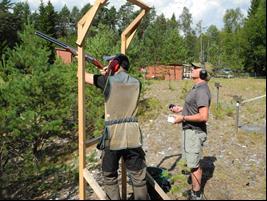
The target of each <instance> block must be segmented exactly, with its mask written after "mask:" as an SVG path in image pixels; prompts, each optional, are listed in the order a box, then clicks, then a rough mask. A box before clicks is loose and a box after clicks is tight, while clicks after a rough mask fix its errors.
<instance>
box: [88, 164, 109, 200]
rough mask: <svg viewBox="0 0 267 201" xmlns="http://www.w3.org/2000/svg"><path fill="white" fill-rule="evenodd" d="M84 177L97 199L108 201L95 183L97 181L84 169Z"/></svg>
mask: <svg viewBox="0 0 267 201" xmlns="http://www.w3.org/2000/svg"><path fill="white" fill-rule="evenodd" d="M83 174H84V177H85V179H86V181H87V182H88V184H89V185H90V186H91V188H92V189H93V190H94V192H95V193H96V195H97V197H98V198H99V199H100V200H109V198H108V196H107V194H106V193H105V192H104V191H103V189H102V188H101V186H99V184H98V183H97V181H96V180H95V179H94V177H93V175H92V174H90V173H89V171H88V170H87V169H86V168H85V169H84V170H83Z"/></svg>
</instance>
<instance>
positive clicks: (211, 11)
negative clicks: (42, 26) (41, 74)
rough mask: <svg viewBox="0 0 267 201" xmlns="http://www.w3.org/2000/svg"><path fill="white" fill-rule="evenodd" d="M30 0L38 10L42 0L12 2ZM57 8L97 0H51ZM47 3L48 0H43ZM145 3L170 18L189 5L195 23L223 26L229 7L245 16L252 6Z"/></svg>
mask: <svg viewBox="0 0 267 201" xmlns="http://www.w3.org/2000/svg"><path fill="white" fill-rule="evenodd" d="M24 1H28V3H29V5H30V8H31V9H32V10H37V9H38V6H39V4H40V0H11V2H24ZM50 1H51V3H52V4H53V5H54V7H55V9H56V10H60V9H61V8H62V7H63V6H64V5H65V4H66V5H67V6H68V8H69V9H70V10H71V9H72V7H73V6H77V7H78V8H79V9H81V8H82V7H83V6H84V5H85V4H87V3H91V4H93V3H94V2H95V0H50ZM43 2H44V3H47V2H48V0H43ZM108 2H109V3H110V5H114V6H115V7H116V8H119V7H120V6H121V5H122V4H124V3H126V0H109V1H108ZM142 2H144V3H145V4H147V5H148V6H150V7H152V6H154V7H155V9H156V12H157V14H158V15H159V14H161V13H163V14H164V15H165V16H166V17H167V18H170V17H171V16H172V14H173V13H174V14H175V16H176V18H177V19H178V17H179V16H180V15H181V13H182V10H183V7H187V8H188V9H189V11H190V13H191V14H192V18H193V23H194V25H195V24H196V23H198V22H199V21H200V20H202V26H203V27H208V26H210V25H212V24H213V25H216V26H217V27H218V28H219V29H220V28H222V27H223V16H224V14H225V11H226V10H227V9H236V8H240V10H241V12H242V14H243V15H244V16H246V15H247V11H248V9H249V7H250V0H142Z"/></svg>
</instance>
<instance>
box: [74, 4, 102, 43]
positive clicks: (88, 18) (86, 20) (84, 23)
mask: <svg viewBox="0 0 267 201" xmlns="http://www.w3.org/2000/svg"><path fill="white" fill-rule="evenodd" d="M106 1H107V0H97V1H96V2H95V4H94V5H93V7H91V8H90V10H89V11H88V12H87V14H85V16H84V17H83V18H82V19H81V20H80V21H79V22H78V25H80V26H81V27H82V30H81V33H80V34H79V35H78V39H77V41H76V44H77V45H81V44H82V43H83V41H84V38H85V36H86V34H87V32H88V30H89V29H90V27H91V24H92V21H93V19H94V17H95V15H96V13H97V11H98V9H99V8H100V6H102V5H103V4H104V3H105V2H106Z"/></svg>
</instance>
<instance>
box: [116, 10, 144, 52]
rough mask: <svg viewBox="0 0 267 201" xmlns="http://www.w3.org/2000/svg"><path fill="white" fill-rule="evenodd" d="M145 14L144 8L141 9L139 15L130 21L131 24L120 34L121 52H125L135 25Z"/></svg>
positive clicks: (136, 25) (137, 24) (135, 27)
mask: <svg viewBox="0 0 267 201" xmlns="http://www.w3.org/2000/svg"><path fill="white" fill-rule="evenodd" d="M145 15H146V10H144V9H143V10H142V11H141V12H140V13H139V15H138V16H137V17H136V18H135V19H134V21H132V22H131V24H130V25H129V26H128V27H127V28H126V29H125V30H124V31H123V32H122V34H121V53H122V54H126V50H127V48H128V47H129V45H130V43H131V41H132V39H133V37H134V34H135V33H136V30H137V27H138V26H139V24H140V23H141V21H142V18H143V17H144V16H145Z"/></svg>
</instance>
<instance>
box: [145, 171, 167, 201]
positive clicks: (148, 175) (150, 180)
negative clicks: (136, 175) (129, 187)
mask: <svg viewBox="0 0 267 201" xmlns="http://www.w3.org/2000/svg"><path fill="white" fill-rule="evenodd" d="M146 176H147V181H148V182H149V184H150V185H151V186H152V187H153V188H154V189H155V190H156V191H157V193H158V194H159V195H160V197H161V198H162V199H163V200H171V199H170V198H169V196H168V195H167V194H166V193H165V192H164V191H163V190H162V188H161V187H160V186H159V185H158V183H157V182H156V181H155V180H154V179H153V177H152V176H151V175H150V174H149V173H148V172H147V173H146Z"/></svg>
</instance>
